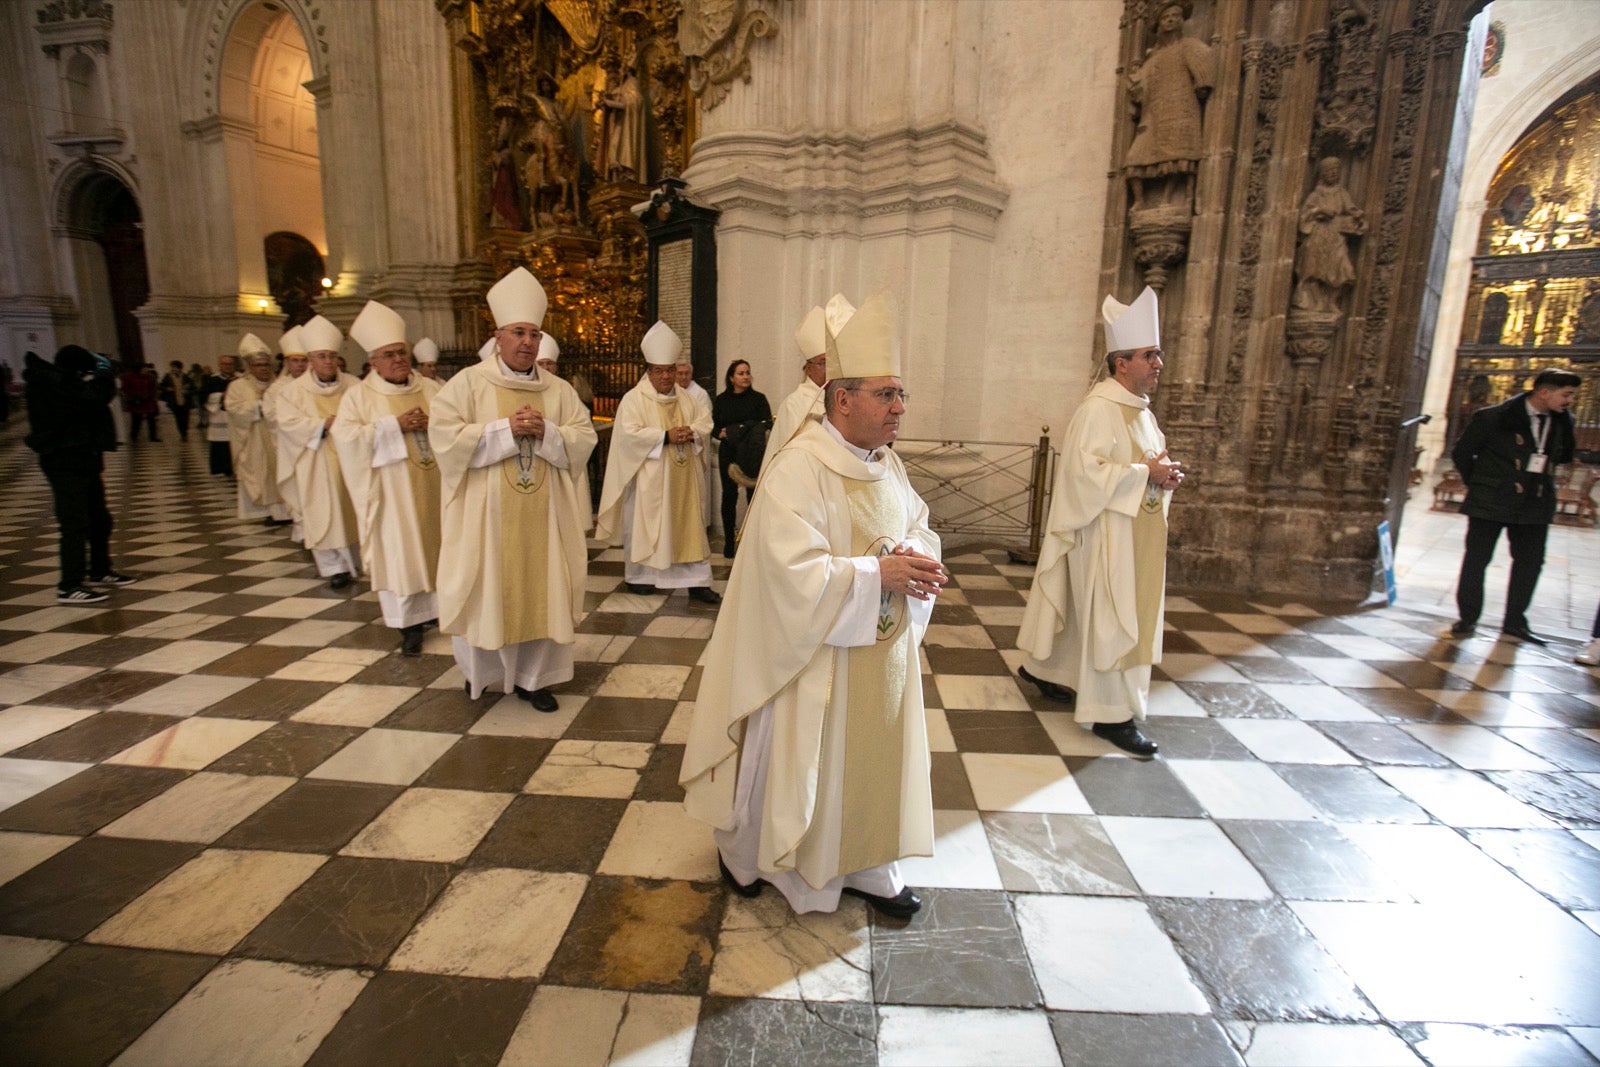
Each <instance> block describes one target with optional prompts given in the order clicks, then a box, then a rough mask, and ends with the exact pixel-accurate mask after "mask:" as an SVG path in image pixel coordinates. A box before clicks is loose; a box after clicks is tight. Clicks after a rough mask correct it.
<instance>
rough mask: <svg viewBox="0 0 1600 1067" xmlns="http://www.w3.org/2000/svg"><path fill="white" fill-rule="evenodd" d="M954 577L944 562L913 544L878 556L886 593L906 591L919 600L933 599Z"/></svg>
mask: <svg viewBox="0 0 1600 1067" xmlns="http://www.w3.org/2000/svg"><path fill="white" fill-rule="evenodd" d="M949 580H950V575H949V573H948V572H947V571H946V570H945V569H944V564H942V563H940V562H939V561H938V560H936V559H934V558H933V557H932V556H930V555H927V554H926V553H923V552H918V551H917V550H916V549H915V548H912V547H911V546H910V545H896V546H895V549H894V552H893V553H892V554H890V555H887V556H880V557H878V581H879V582H881V583H882V585H883V591H884V592H885V593H904V594H905V595H906V596H908V597H911V598H913V599H915V600H931V599H933V598H934V597H936V596H938V595H939V591H940V590H941V589H943V588H944V584H945V583H946V582H948V581H949Z"/></svg>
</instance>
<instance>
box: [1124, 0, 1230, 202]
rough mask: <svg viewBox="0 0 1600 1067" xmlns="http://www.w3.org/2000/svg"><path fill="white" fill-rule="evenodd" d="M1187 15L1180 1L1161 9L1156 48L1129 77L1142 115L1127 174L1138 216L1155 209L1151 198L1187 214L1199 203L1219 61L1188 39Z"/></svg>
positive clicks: (1206, 47) (1202, 45) (1205, 47)
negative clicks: (1205, 115) (1206, 106)
mask: <svg viewBox="0 0 1600 1067" xmlns="http://www.w3.org/2000/svg"><path fill="white" fill-rule="evenodd" d="M1187 16H1188V6H1187V5H1186V4H1184V3H1178V2H1176V0H1173V2H1170V3H1164V4H1162V5H1161V6H1160V7H1159V8H1158V9H1157V12H1156V39H1155V44H1153V45H1152V46H1151V47H1150V50H1149V51H1148V52H1146V53H1145V58H1144V62H1143V63H1141V64H1140V65H1139V66H1138V67H1136V68H1134V70H1133V73H1131V74H1130V75H1129V76H1128V95H1129V97H1130V98H1131V99H1132V100H1133V102H1134V103H1135V104H1136V105H1138V108H1139V115H1138V125H1137V127H1136V129H1135V131H1134V135H1133V143H1132V144H1130V145H1129V146H1128V154H1127V156H1126V157H1125V158H1124V159H1123V162H1122V170H1123V173H1124V174H1125V175H1127V178H1128V182H1129V184H1130V185H1131V186H1132V189H1133V208H1134V210H1135V211H1137V210H1140V209H1142V208H1146V207H1153V206H1156V205H1155V204H1152V203H1150V202H1149V201H1150V199H1151V195H1152V193H1154V194H1156V195H1157V196H1159V198H1160V200H1161V201H1162V202H1164V203H1168V204H1181V205H1183V206H1184V207H1185V208H1186V209H1187V208H1188V206H1189V205H1190V204H1192V203H1193V201H1194V174H1195V170H1196V168H1197V166H1198V164H1199V161H1200V156H1201V154H1202V151H1201V144H1200V106H1201V104H1203V103H1204V102H1205V99H1206V97H1207V96H1209V95H1210V93H1211V87H1212V85H1213V84H1214V83H1215V80H1216V73H1215V70H1216V59H1215V56H1214V55H1213V52H1212V49H1211V46H1210V45H1207V44H1206V43H1205V42H1204V41H1201V40H1198V39H1197V38H1194V37H1186V36H1184V33H1183V23H1184V20H1185V18H1187ZM1174 179H1176V180H1174ZM1152 186H1153V187H1154V188H1153V189H1152V188H1151V187H1152Z"/></svg>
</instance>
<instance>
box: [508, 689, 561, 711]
mask: <svg viewBox="0 0 1600 1067" xmlns="http://www.w3.org/2000/svg"><path fill="white" fill-rule="evenodd" d="M515 688H516V691H517V696H519V697H521V698H522V699H523V700H526V701H527V702H528V703H530V704H532V705H533V710H534V711H555V710H556V709H557V708H559V707H561V705H560V704H559V703H557V702H556V695H555V694H554V693H552V692H550V690H548V689H524V688H522V686H520V685H519V686H516V687H515Z"/></svg>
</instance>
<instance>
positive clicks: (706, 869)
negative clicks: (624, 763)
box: [599, 800, 718, 882]
mask: <svg viewBox="0 0 1600 1067" xmlns="http://www.w3.org/2000/svg"><path fill="white" fill-rule="evenodd" d="M599 873H600V874H623V875H633V876H635V877H638V878H681V879H683V880H684V881H689V882H712V881H716V880H717V878H718V870H717V846H716V844H715V843H714V842H713V841H712V839H711V828H710V827H709V826H707V825H706V824H705V823H703V822H700V821H699V820H698V819H692V818H690V817H689V813H688V812H686V811H684V810H683V805H682V804H679V803H676V802H667V801H653V800H635V801H633V802H632V803H631V804H629V805H628V810H627V811H625V812H623V813H622V820H621V822H619V823H618V824H617V832H616V833H614V834H612V835H611V843H610V844H609V845H607V846H606V854H605V855H604V856H602V857H601V858H600V867H599Z"/></svg>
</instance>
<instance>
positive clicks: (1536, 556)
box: [1456, 516, 1550, 630]
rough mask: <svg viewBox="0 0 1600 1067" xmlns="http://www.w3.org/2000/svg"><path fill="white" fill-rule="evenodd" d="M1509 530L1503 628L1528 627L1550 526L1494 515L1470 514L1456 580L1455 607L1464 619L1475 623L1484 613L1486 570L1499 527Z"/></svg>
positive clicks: (1542, 566)
mask: <svg viewBox="0 0 1600 1067" xmlns="http://www.w3.org/2000/svg"><path fill="white" fill-rule="evenodd" d="M1501 530H1504V531H1505V532H1506V544H1507V545H1508V546H1510V548H1511V580H1510V581H1509V582H1507V583H1506V613H1505V617H1504V621H1503V622H1502V623H1501V626H1502V628H1504V629H1508V630H1518V629H1526V628H1527V626H1528V605H1529V604H1530V603H1531V602H1532V601H1533V588H1534V586H1536V585H1538V584H1539V572H1540V571H1541V570H1543V569H1544V543H1545V538H1546V537H1548V536H1549V533H1550V527H1549V525H1548V524H1546V523H1503V522H1495V521H1494V520H1492V519H1479V518H1474V517H1471V516H1468V518H1467V550H1466V553H1465V554H1464V555H1462V557H1461V577H1460V578H1459V579H1457V581H1456V608H1457V609H1458V610H1459V611H1460V613H1461V621H1462V622H1464V623H1466V624H1467V625H1469V626H1470V625H1472V624H1474V623H1476V622H1477V621H1478V616H1479V615H1482V614H1483V572H1484V569H1485V568H1487V567H1488V566H1489V560H1490V559H1492V558H1493V557H1494V546H1495V542H1496V541H1498V540H1499V539H1500V531H1501Z"/></svg>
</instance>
